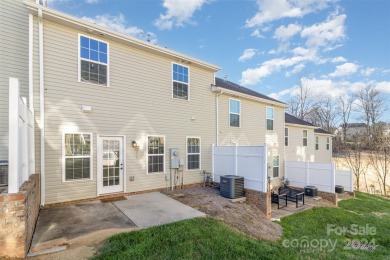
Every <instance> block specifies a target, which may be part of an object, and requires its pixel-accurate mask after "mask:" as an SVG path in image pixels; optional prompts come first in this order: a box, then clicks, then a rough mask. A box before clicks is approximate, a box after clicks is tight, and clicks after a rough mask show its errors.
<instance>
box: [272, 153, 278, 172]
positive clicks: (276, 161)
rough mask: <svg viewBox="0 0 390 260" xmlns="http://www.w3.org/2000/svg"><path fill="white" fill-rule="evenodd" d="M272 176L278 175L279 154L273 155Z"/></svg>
mask: <svg viewBox="0 0 390 260" xmlns="http://www.w3.org/2000/svg"><path fill="white" fill-rule="evenodd" d="M272 176H273V177H279V156H278V155H277V156H273V175H272Z"/></svg>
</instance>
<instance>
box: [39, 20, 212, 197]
mask: <svg viewBox="0 0 390 260" xmlns="http://www.w3.org/2000/svg"><path fill="white" fill-rule="evenodd" d="M44 28H45V29H44V31H45V35H44V44H45V48H44V49H45V52H44V59H45V89H46V91H45V106H46V109H45V112H46V113H45V120H46V166H45V167H46V168H45V169H46V203H48V204H50V203H55V202H61V201H69V200H76V199H82V198H90V197H96V196H97V182H96V181H97V169H96V165H97V149H96V147H97V146H96V142H97V135H98V134H100V135H123V136H125V137H126V144H125V145H126V155H125V158H126V175H125V178H124V179H125V184H126V191H127V192H135V191H141V190H150V189H155V188H164V187H166V185H167V182H166V181H165V175H164V174H149V175H148V174H147V173H146V171H147V169H146V167H147V164H146V163H147V159H146V155H147V153H146V149H147V147H146V137H147V135H164V136H165V152H166V153H165V155H166V156H165V171H166V174H169V148H179V153H180V158H182V159H184V160H185V161H186V136H199V137H201V140H202V147H201V159H202V169H205V170H208V171H211V144H213V143H215V113H214V111H215V110H214V109H215V108H214V104H215V103H214V96H213V94H212V93H211V91H210V85H211V84H212V83H213V82H214V73H213V71H208V70H205V69H201V68H198V67H195V66H194V65H192V64H184V65H186V66H189V69H190V101H186V100H180V99H174V98H172V62H177V63H179V61H174V60H171V59H168V58H165V57H161V56H157V55H156V54H151V53H148V52H145V51H141V50H138V49H135V48H132V47H129V46H126V45H124V44H120V43H117V42H113V41H108V43H109V53H110V54H109V70H110V82H109V87H103V86H98V85H93V84H88V83H79V82H78V33H82V34H83V35H86V36H88V35H89V34H88V33H87V32H80V31H77V30H73V29H70V28H67V27H64V26H61V25H58V24H55V23H52V22H49V21H44ZM93 37H94V38H97V39H101V40H104V41H107V40H106V39H104V38H102V37H98V36H95V35H93ZM83 104H84V105H89V106H91V107H92V113H83V112H82V111H81V105H83ZM192 117H194V118H195V120H191V118H192ZM70 130H74V131H76V132H78V131H80V132H92V133H93V165H94V169H93V180H82V181H74V182H62V164H61V160H62V156H63V155H62V140H61V138H62V132H63V131H70ZM132 140H135V141H136V142H137V143H138V144H140V149H139V151H135V150H134V149H133V148H132V146H131V142H132ZM184 168H185V167H184ZM130 176H134V181H129V179H130ZM201 180H202V175H201V173H200V171H190V172H185V173H184V183H185V184H189V183H196V182H200V181H201Z"/></svg>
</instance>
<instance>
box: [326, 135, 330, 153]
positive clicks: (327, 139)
mask: <svg viewBox="0 0 390 260" xmlns="http://www.w3.org/2000/svg"><path fill="white" fill-rule="evenodd" d="M326 150H327V151H329V150H330V138H329V137H327V138H326Z"/></svg>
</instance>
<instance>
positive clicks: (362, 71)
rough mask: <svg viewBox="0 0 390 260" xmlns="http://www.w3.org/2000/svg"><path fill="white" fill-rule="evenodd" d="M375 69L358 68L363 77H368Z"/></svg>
mask: <svg viewBox="0 0 390 260" xmlns="http://www.w3.org/2000/svg"><path fill="white" fill-rule="evenodd" d="M375 70H376V69H375V68H365V69H362V70H360V73H361V74H362V75H363V76H365V77H369V76H370V75H371V74H372V73H374V71H375Z"/></svg>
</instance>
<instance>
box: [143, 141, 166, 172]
mask: <svg viewBox="0 0 390 260" xmlns="http://www.w3.org/2000/svg"><path fill="white" fill-rule="evenodd" d="M149 137H163V138H164V157H163V162H164V166H163V171H162V172H151V173H149ZM166 143H167V140H166V138H165V135H147V136H146V145H145V149H146V167H145V168H146V175H159V174H165V168H166V167H165V166H166V162H165V152H166Z"/></svg>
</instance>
